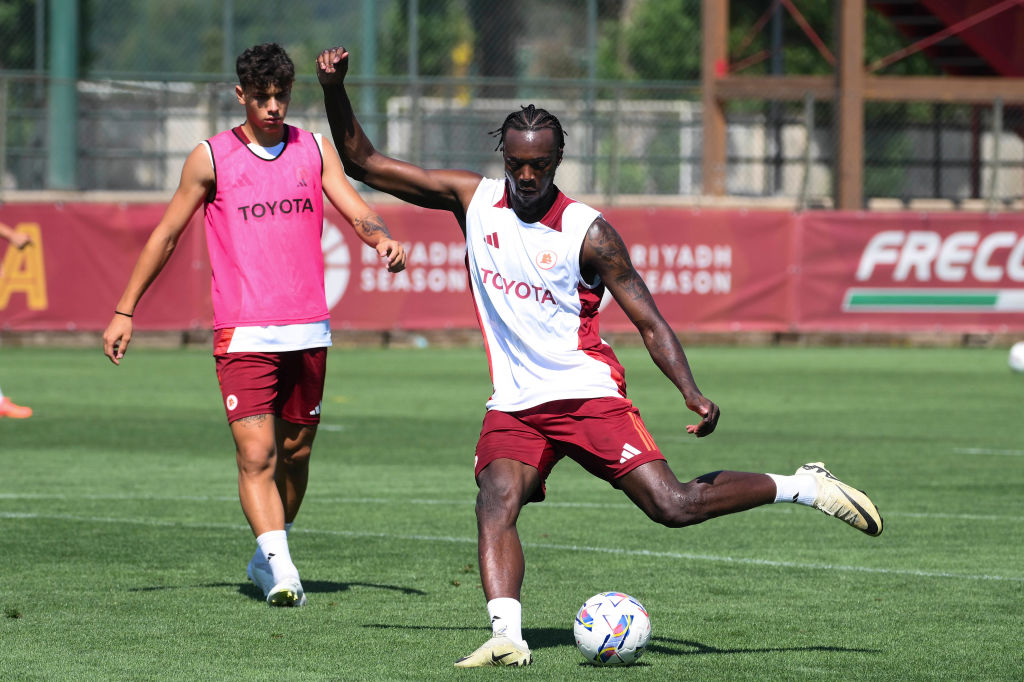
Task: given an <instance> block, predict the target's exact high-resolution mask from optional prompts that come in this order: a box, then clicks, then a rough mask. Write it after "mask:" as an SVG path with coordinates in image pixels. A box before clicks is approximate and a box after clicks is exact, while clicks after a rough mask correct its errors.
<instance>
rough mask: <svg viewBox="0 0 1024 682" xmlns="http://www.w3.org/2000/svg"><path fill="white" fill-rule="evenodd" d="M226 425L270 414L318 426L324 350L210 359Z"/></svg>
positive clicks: (220, 356) (248, 354) (293, 421)
mask: <svg viewBox="0 0 1024 682" xmlns="http://www.w3.org/2000/svg"><path fill="white" fill-rule="evenodd" d="M214 357H215V359H216V361H217V380H218V381H219V382H220V392H221V395H222V396H223V397H224V409H225V411H226V412H227V416H228V423H231V422H233V421H236V420H238V419H241V418H243V417H251V416H253V415H256V414H272V415H275V416H277V417H280V418H281V419H284V420H285V421H287V422H291V423H293V424H319V423H320V402H321V401H322V400H323V397H324V376H325V375H326V371H327V349H326V348H310V349H307V350H295V351H288V352H285V353H225V354H223V355H216V356H214Z"/></svg>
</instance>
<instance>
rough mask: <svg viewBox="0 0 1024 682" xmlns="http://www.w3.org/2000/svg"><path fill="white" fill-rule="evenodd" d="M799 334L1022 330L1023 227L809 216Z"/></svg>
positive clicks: (1010, 222) (937, 217) (1007, 219)
mask: <svg viewBox="0 0 1024 682" xmlns="http://www.w3.org/2000/svg"><path fill="white" fill-rule="evenodd" d="M797 235H798V236H797V243H798V252H799V256H798V263H797V265H798V267H799V272H800V277H799V279H798V283H797V287H796V291H797V300H798V306H797V310H796V311H795V312H796V314H795V322H796V325H797V327H798V328H801V329H832V330H841V331H842V330H873V329H880V330H904V331H912V330H932V329H934V330H947V331H972V330H977V331H998V330H1014V329H1024V218H1022V217H1021V216H1019V215H1008V214H1005V215H986V214H971V213H943V214H910V213H907V214H904V213H890V214H877V213H810V214H806V215H805V216H803V218H802V220H800V221H799V223H798V224H797Z"/></svg>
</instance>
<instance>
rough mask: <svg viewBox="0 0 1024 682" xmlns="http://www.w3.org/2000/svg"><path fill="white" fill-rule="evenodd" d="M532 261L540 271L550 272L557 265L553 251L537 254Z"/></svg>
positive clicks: (556, 258) (556, 257)
mask: <svg viewBox="0 0 1024 682" xmlns="http://www.w3.org/2000/svg"><path fill="white" fill-rule="evenodd" d="M533 261H534V262H535V263H536V264H537V267H539V268H540V269H541V270H550V269H551V268H553V267H555V265H556V264H557V263H558V255H557V254H556V253H555V252H554V251H548V250H547V249H545V250H544V251H541V252H540V253H538V254H537V255H536V257H534V259H533Z"/></svg>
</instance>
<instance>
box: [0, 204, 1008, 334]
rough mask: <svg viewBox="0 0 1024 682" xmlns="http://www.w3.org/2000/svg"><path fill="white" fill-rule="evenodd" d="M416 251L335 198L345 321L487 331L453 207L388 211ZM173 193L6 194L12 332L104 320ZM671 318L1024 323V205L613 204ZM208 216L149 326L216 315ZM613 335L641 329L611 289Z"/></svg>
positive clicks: (5, 287) (688, 327)
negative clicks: (383, 244) (942, 210)
mask: <svg viewBox="0 0 1024 682" xmlns="http://www.w3.org/2000/svg"><path fill="white" fill-rule="evenodd" d="M375 208H376V209H377V210H378V211H379V213H380V214H381V215H382V216H383V218H384V220H385V222H386V223H387V224H388V226H389V228H390V230H391V232H392V234H393V236H394V237H395V238H396V239H399V240H400V241H402V242H403V243H404V244H405V246H406V249H407V253H408V265H407V268H406V270H405V272H402V273H398V274H392V273H389V272H387V271H386V269H385V268H384V267H383V265H382V263H381V261H380V259H379V258H378V256H377V254H376V252H375V251H374V250H373V249H371V248H369V247H368V246H365V245H364V244H362V242H361V241H360V240H359V239H358V238H357V237H356V236H355V233H354V232H353V231H352V229H351V227H350V226H349V225H348V223H347V222H345V221H344V219H342V218H341V216H340V215H338V213H337V212H336V211H335V210H334V209H333V208H331V207H327V208H326V210H325V224H324V234H323V240H322V243H323V252H324V263H325V272H326V282H325V291H326V294H327V301H328V305H329V307H330V309H331V325H332V327H333V328H335V329H339V330H345V329H350V330H360V331H385V330H410V331H413V330H443V329H469V328H475V327H476V313H475V311H474V309H473V303H472V297H471V296H470V293H469V291H468V278H467V274H466V268H465V243H464V241H463V237H462V232H461V231H460V230H459V227H458V224H457V223H456V221H455V219H454V217H452V216H451V215H450V214H449V213H446V212H443V211H431V210H426V209H420V208H417V207H414V206H410V205H406V204H390V203H389V204H386V205H381V206H377V207H375ZM163 211H164V205H163V204H114V203H67V204H51V203H38V204H27V203H26V204H10V203H8V204H4V205H0V223H2V224H4V225H6V226H7V227H10V228H13V229H16V230H19V231H21V232H25V233H27V234H29V235H30V237H31V239H32V244H31V245H30V246H28V247H26V248H25V249H22V250H18V249H16V248H14V247H12V246H10V245H9V244H7V243H6V242H5V241H0V328H2V329H9V330H25V331H31V330H92V331H97V330H102V329H104V328H105V327H106V325H107V323H108V322H109V320H110V318H111V315H112V314H113V306H114V304H115V303H116V301H117V299H118V297H119V296H120V295H121V292H122V290H123V288H124V286H125V284H126V283H127V281H128V277H129V275H130V273H131V270H132V267H133V265H134V263H135V260H136V258H137V257H138V255H139V252H140V251H141V249H142V246H143V245H144V244H145V243H146V240H147V239H148V237H149V235H150V232H151V231H152V229H153V227H154V226H155V225H156V224H157V223H158V221H159V220H160V218H161V216H162V215H163ZM604 215H605V218H606V219H607V220H608V221H609V222H610V223H611V224H612V225H613V226H614V227H615V229H616V230H617V231H618V232H619V233H620V234H621V235H622V238H623V241H624V242H625V243H626V245H627V248H628V250H629V254H630V258H631V260H632V262H633V265H634V266H635V267H636V269H637V270H638V271H639V272H640V274H641V275H642V276H643V278H644V280H645V281H646V283H647V286H648V288H649V289H650V291H651V293H652V295H653V296H654V299H655V302H656V303H657V304H658V307H659V309H660V310H661V313H662V315H663V316H664V317H665V319H666V320H667V321H668V322H669V324H670V325H671V326H672V328H673V329H675V330H676V331H678V332H688V331H698V332H699V331H708V332H727V331H744V330H751V331H796V332H800V331H883V332H884V331H892V332H899V331H917V330H937V331H956V332H972V331H973V332H983V331H993V332H995V331H1016V330H1024V218H1022V217H1021V216H1018V215H1012V214H999V215H988V214H973V213H947V214H918V213H867V212H810V213H802V214H794V213H790V212H785V211H777V212H772V211H759V212H758V211H742V210H698V209H690V208H643V207H619V208H613V209H608V210H606V211H604ZM212 317H213V316H212V308H211V304H210V268H209V260H208V256H207V253H206V244H205V236H204V234H203V225H202V216H201V212H198V213H197V215H196V216H195V217H194V218H193V220H192V222H191V223H190V224H189V227H188V228H187V229H186V230H185V232H184V234H183V235H182V238H181V240H180V242H179V243H178V246H177V249H176V251H175V253H174V255H173V256H172V257H171V259H170V260H169V262H168V263H167V266H166V268H165V270H164V272H163V273H162V274H161V275H160V277H158V278H157V280H156V282H155V283H154V284H153V285H152V286H151V287H150V290H149V291H148V292H147V294H146V295H145V297H144V298H143V300H142V303H141V304H140V305H139V308H138V310H137V311H136V317H135V322H136V327H137V328H138V329H140V330H146V329H148V330H187V329H201V328H208V327H209V326H210V325H211V323H212V322H211V321H212ZM601 329H602V331H606V332H608V331H632V330H633V329H634V327H633V325H632V323H631V322H630V321H629V319H628V318H627V317H626V315H625V314H624V313H623V311H622V310H621V309H620V308H619V306H618V304H616V303H615V302H614V301H611V300H610V297H607V298H606V301H605V304H604V307H603V309H602V318H601Z"/></svg>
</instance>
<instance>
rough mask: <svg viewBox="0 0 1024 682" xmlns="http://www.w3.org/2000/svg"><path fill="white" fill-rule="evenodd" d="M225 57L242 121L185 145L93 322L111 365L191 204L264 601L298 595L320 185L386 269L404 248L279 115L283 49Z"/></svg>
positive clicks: (311, 404) (312, 396)
mask: <svg viewBox="0 0 1024 682" xmlns="http://www.w3.org/2000/svg"><path fill="white" fill-rule="evenodd" d="M236 70H237V73H238V85H236V86H235V96H236V97H237V99H238V103H239V104H241V105H242V106H243V107H244V110H245V121H244V122H243V123H242V124H241V125H239V126H237V127H235V128H232V129H230V130H225V131H223V132H221V133H219V134H217V135H215V136H214V137H212V138H210V139H208V140H205V141H203V142H201V143H200V144H199V145H198V146H197V147H196V148H195V149H194V150H193V151H192V153H191V154H189V156H188V158H187V159H186V161H185V165H184V168H183V170H182V174H181V181H180V182H179V184H178V188H177V190H176V191H175V193H174V196H173V197H172V198H171V201H170V203H169V204H168V206H167V209H166V212H165V213H164V215H163V218H162V219H161V220H160V222H159V224H157V226H156V228H155V229H154V230H153V233H152V234H151V235H150V237H149V240H148V241H147V243H146V245H145V246H144V247H143V249H142V253H141V254H140V255H139V258H138V261H137V262H136V264H135V268H134V270H133V271H132V274H131V277H130V278H129V280H128V284H127V286H126V287H125V290H124V293H123V294H122V295H121V298H120V299H119V300H118V302H117V305H116V307H115V309H114V316H113V319H111V321H110V324H109V325H108V326H107V329H106V331H105V332H104V334H103V352H104V354H105V355H106V356H107V357H108V358H110V360H111V361H112V362H113V363H114V364H115V365H116V364H120V362H121V360H122V359H123V358H124V355H125V353H126V352H127V350H128V344H129V343H130V341H131V338H132V331H133V325H132V322H133V320H132V316H133V315H134V314H135V310H136V306H137V305H138V303H139V300H140V299H141V298H142V295H143V293H144V292H145V291H146V289H147V288H148V287H149V285H150V284H151V283H152V282H153V280H154V279H155V278H156V277H157V275H158V274H159V273H160V272H161V270H162V269H163V267H164V265H165V264H166V262H167V260H168V259H169V258H170V256H171V254H172V252H173V251H174V249H175V246H176V245H177V243H178V239H179V237H180V236H181V234H182V232H183V231H184V229H185V227H186V226H187V225H188V223H189V220H190V219H191V217H192V215H193V214H194V213H195V211H196V209H197V208H198V207H199V205H200V204H202V205H203V208H204V219H205V225H206V241H207V247H208V248H209V252H210V265H211V268H212V280H211V282H212V283H211V292H212V298H213V312H214V340H213V342H214V350H213V353H214V357H215V361H216V368H217V379H218V381H219V383H220V389H221V394H222V397H223V399H224V407H225V410H226V413H227V419H228V423H229V426H230V429H231V435H232V437H233V438H234V441H235V448H236V462H237V465H238V492H239V499H240V501H241V504H242V510H243V512H244V513H245V516H246V519H247V520H248V521H249V525H250V527H251V528H252V531H253V533H254V534H255V535H256V542H257V548H256V551H255V553H254V554H253V556H252V559H251V560H250V561H249V565H248V569H247V573H248V576H249V578H250V579H251V580H252V581H253V582H254V583H255V584H256V585H257V586H258V587H259V588H260V589H261V590H262V591H263V593H264V595H265V596H266V599H267V603H269V604H270V605H272V606H302V605H303V604H305V603H306V595H305V592H304V590H303V588H302V583H301V580H300V578H299V571H298V569H297V568H296V566H295V564H294V562H293V561H292V558H291V553H290V550H289V546H288V535H287V533H288V530H289V529H290V528H291V524H292V522H293V521H294V519H295V516H296V514H298V511H299V507H300V505H301V504H302V499H303V497H304V495H305V492H306V486H307V483H308V480H309V458H310V454H311V452H312V447H313V440H314V438H315V436H316V430H317V425H318V424H319V423H320V407H321V400H322V398H323V391H324V377H325V373H326V366H327V365H326V362H327V348H328V347H329V346H330V345H331V330H330V314H329V310H328V308H327V300H326V295H325V293H324V261H323V253H322V250H321V235H322V232H323V210H324V208H323V197H324V194H326V195H327V198H328V199H329V200H330V202H331V203H332V204H333V205H334V206H335V208H337V209H338V211H339V212H340V213H341V214H342V215H343V216H344V217H345V219H346V220H348V221H349V223H351V225H352V227H353V230H354V231H355V233H356V235H357V236H358V237H359V238H360V239H361V240H362V241H363V242H364V243H366V244H368V245H369V246H371V247H373V248H375V249H376V250H377V253H378V254H379V255H380V258H381V260H382V261H383V263H384V265H385V266H386V267H387V269H388V270H390V271H391V272H398V271H400V270H402V269H403V268H404V267H405V249H404V247H403V246H402V245H401V244H399V243H398V242H397V241H395V240H394V239H392V238H391V235H390V234H389V233H388V230H387V227H386V226H385V225H384V222H383V220H381V218H380V216H379V215H377V214H376V213H375V212H374V211H373V210H372V209H371V208H370V207H369V206H367V204H366V202H365V201H363V199H362V197H360V196H359V194H358V193H357V192H356V190H355V189H354V188H353V187H352V185H351V184H350V183H349V182H348V179H347V178H346V177H345V173H344V170H343V168H342V165H341V160H340V159H339V157H338V154H337V152H336V151H335V150H334V147H333V146H332V145H331V143H330V142H329V141H327V140H324V139H322V137H321V136H320V135H319V134H314V133H311V132H308V131H306V130H302V129H299V128H296V127H294V126H290V125H286V124H285V122H284V120H285V115H286V114H287V111H288V104H289V101H290V97H291V89H292V84H293V82H294V80H295V67H294V65H293V64H292V61H291V59H290V58H289V57H288V55H287V53H285V51H284V50H283V49H282V48H281V47H280V46H279V45H277V44H274V43H266V44H263V45H257V46H255V47H251V48H249V49H247V50H245V51H244V52H243V53H242V54H241V55H240V56H239V57H238V61H237V65H236ZM257 207H259V210H257ZM268 207H273V210H271V209H270V208H268Z"/></svg>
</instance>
